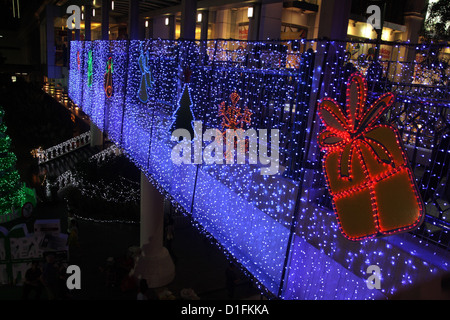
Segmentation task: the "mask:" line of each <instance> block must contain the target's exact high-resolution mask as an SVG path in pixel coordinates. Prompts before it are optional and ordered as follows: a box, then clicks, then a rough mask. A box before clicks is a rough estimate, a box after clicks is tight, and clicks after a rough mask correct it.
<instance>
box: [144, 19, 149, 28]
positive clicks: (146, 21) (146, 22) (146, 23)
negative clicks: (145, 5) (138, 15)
mask: <svg viewBox="0 0 450 320" xmlns="http://www.w3.org/2000/svg"><path fill="white" fill-rule="evenodd" d="M145 27H146V28H148V20H145Z"/></svg>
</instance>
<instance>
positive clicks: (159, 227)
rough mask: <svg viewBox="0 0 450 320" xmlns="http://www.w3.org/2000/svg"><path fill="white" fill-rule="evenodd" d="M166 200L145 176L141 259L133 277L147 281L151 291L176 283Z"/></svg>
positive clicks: (143, 184) (143, 182)
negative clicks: (167, 238)
mask: <svg viewBox="0 0 450 320" xmlns="http://www.w3.org/2000/svg"><path fill="white" fill-rule="evenodd" d="M163 228H164V198H163V196H162V195H161V194H160V193H159V191H158V190H157V189H156V188H155V187H154V186H153V185H152V184H151V183H150V182H149V181H148V179H147V177H146V176H145V174H144V173H142V172H141V230H140V231H141V235H140V242H141V243H140V245H141V255H140V256H139V257H138V258H137V260H136V264H135V268H134V270H133V275H134V276H135V277H136V278H137V279H145V280H147V283H148V285H149V287H150V288H158V287H162V286H165V285H167V284H169V283H170V282H172V280H173V279H174V277H175V265H174V264H173V261H172V258H171V257H170V254H169V251H168V250H167V249H166V248H165V247H164V246H163Z"/></svg>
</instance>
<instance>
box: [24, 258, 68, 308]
mask: <svg viewBox="0 0 450 320" xmlns="http://www.w3.org/2000/svg"><path fill="white" fill-rule="evenodd" d="M66 269H67V263H66V262H65V261H64V260H60V259H57V257H56V255H55V254H53V253H50V254H47V255H46V256H45V259H44V262H43V263H42V262H41V261H37V260H35V261H33V262H32V263H31V266H30V268H29V269H28V270H27V271H26V273H25V279H24V283H23V296H22V298H23V299H24V300H28V299H36V300H39V299H42V298H47V299H48V300H64V299H68V298H69V297H70V293H69V290H68V289H67V285H66V281H67V272H66Z"/></svg>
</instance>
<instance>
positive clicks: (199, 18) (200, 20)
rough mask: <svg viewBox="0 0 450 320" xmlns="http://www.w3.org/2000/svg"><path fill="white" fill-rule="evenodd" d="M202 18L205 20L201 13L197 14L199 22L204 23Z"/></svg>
mask: <svg viewBox="0 0 450 320" xmlns="http://www.w3.org/2000/svg"><path fill="white" fill-rule="evenodd" d="M202 18H203V14H202V13H201V12H200V13H197V22H202Z"/></svg>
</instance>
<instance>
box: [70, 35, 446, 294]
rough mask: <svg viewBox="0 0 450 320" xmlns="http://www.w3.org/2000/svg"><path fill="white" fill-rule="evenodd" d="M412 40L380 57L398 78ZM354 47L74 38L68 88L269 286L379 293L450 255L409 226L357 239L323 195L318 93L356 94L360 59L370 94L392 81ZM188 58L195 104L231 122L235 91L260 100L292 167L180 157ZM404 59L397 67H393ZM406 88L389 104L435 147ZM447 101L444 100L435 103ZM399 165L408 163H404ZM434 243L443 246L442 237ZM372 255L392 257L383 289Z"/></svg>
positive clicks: (245, 100)
mask: <svg viewBox="0 0 450 320" xmlns="http://www.w3.org/2000/svg"><path fill="white" fill-rule="evenodd" d="M405 46H407V44H395V45H393V46H392V47H393V50H392V52H393V53H392V54H395V52H397V53H398V56H399V58H398V61H399V62H398V63H397V64H396V65H395V64H394V63H391V64H389V65H388V64H381V69H382V70H383V71H382V72H384V74H386V77H387V78H388V80H389V81H392V83H399V81H395V80H396V79H397V80H398V79H399V78H400V77H401V76H402V74H401V73H402V72H406V71H405V70H406V66H407V65H406V64H405V63H402V62H400V61H403V58H402V57H401V56H400V52H403V51H404V50H403V49H404V48H405ZM345 49H346V43H337V42H326V41H316V40H311V41H310V40H295V41H286V42H284V43H281V42H270V41H269V42H248V43H247V42H241V41H222V40H210V41H207V42H204V43H203V42H202V43H200V45H198V44H197V43H195V42H188V41H170V40H161V39H149V40H145V41H138V40H131V41H94V42H73V43H72V46H71V62H70V71H69V72H70V76H69V86H70V87H69V95H70V97H71V99H72V100H73V101H74V102H75V103H76V104H77V105H80V107H81V108H82V109H83V111H84V112H85V113H86V114H88V115H89V116H90V118H91V119H92V121H94V122H95V123H96V125H97V126H98V127H99V128H101V130H103V131H104V132H106V133H107V134H108V136H109V137H110V139H111V140H112V141H114V142H115V143H117V144H118V145H120V147H121V148H123V150H124V154H125V155H126V156H127V157H128V158H129V159H130V161H131V162H132V163H134V164H135V165H136V166H137V167H138V168H140V169H141V170H142V172H144V173H145V175H146V176H147V177H148V178H149V180H150V182H152V183H154V185H155V186H156V187H157V189H158V190H160V191H161V192H162V193H163V194H164V195H165V196H166V197H168V198H170V199H171V201H172V202H173V203H174V204H176V205H177V206H178V207H179V208H182V209H183V211H184V212H185V214H186V215H187V216H189V217H190V218H191V219H192V221H193V222H194V224H195V225H196V226H198V227H199V229H201V230H203V231H204V232H205V234H207V235H208V237H209V238H210V239H214V243H217V244H219V246H220V248H222V249H223V250H224V251H226V253H227V255H229V256H230V257H233V259H236V260H237V261H238V262H239V264H240V265H242V266H243V268H244V269H245V270H246V272H248V274H251V275H252V276H253V277H254V278H255V279H257V282H258V287H259V288H261V290H267V292H270V293H272V294H273V295H275V296H277V297H280V298H284V299H302V298H306V299H380V298H386V297H390V296H392V295H393V294H395V293H397V292H398V291H399V290H401V289H402V288H403V287H404V286H406V285H409V284H414V283H416V282H417V281H418V280H419V277H424V274H429V275H434V274H435V273H437V272H438V270H439V269H443V268H447V269H448V265H445V264H443V263H436V262H435V261H433V263H431V262H429V261H426V260H425V258H424V260H422V261H421V260H420V259H419V258H418V257H417V256H414V255H413V252H417V250H416V249H417V247H415V246H414V241H404V242H403V244H402V245H397V243H395V241H398V239H402V240H407V239H410V238H411V234H409V233H405V234H402V235H395V236H391V237H390V238H389V240H387V239H366V240H363V241H360V242H350V241H348V240H347V239H346V238H345V237H343V236H342V235H341V231H340V225H339V222H338V221H337V220H336V219H335V217H334V216H333V214H332V212H331V210H330V209H329V208H327V207H326V206H324V203H325V201H326V200H327V199H329V198H328V195H327V193H325V192H324V182H325V181H324V178H323V176H322V174H321V166H320V158H321V157H320V155H321V154H320V150H319V148H318V146H317V145H316V144H315V141H314V140H311V143H309V142H308V141H310V140H309V139H310V138H308V137H315V136H317V133H318V130H319V127H320V124H319V121H317V120H318V119H316V118H315V117H313V116H312V114H313V112H314V110H312V109H310V100H311V98H313V97H316V96H317V95H318V94H323V95H324V97H328V98H329V99H330V100H329V101H331V99H334V100H336V101H338V102H341V101H342V100H343V98H345V91H344V92H343V93H342V87H343V84H345V83H346V81H347V80H348V76H349V75H350V74H351V73H353V72H354V71H355V70H354V69H357V71H359V72H361V73H362V74H365V75H366V78H367V82H368V90H367V93H364V95H365V96H366V100H367V101H368V102H371V101H373V100H375V98H377V97H378V96H379V94H375V93H374V92H373V90H374V89H373V88H374V87H373V86H374V85H375V84H378V85H379V84H381V83H383V82H382V81H381V80H380V79H378V78H376V77H375V76H376V74H372V73H371V72H372V71H371V70H372V69H371V68H370V67H368V66H367V65H366V64H363V63H361V64H358V63H356V62H355V64H354V65H353V68H354V69H352V70H349V69H345V68H343V67H342V66H346V64H345V63H346V60H345V59H346V58H345V55H344V53H345V51H346V50H345ZM402 50H403V51H402ZM75 51H79V52H81V54H80V57H81V66H82V67H81V70H80V71H77V64H76V61H74V60H76V57H77V54H76V52H75ZM394 51H395V52H394ZM89 52H92V54H91V55H92V85H91V86H88V79H89V78H88V61H89ZM142 52H144V53H145V54H146V55H148V60H147V65H148V68H149V70H151V75H152V78H153V86H152V88H151V90H150V89H149V88H147V89H148V90H146V93H147V100H145V99H143V100H142V101H141V100H140V99H139V89H140V88H141V84H142V70H141V68H140V64H139V58H140V57H141V55H142ZM325 52H328V53H330V52H336V55H334V56H333V55H332V54H328V55H326V57H328V59H326V60H325V61H324V63H323V64H319V63H318V62H317V61H318V60H317V59H318V57H320V56H321V54H322V56H323V54H324V53H325ZM319 53H320V54H319ZM109 57H112V59H113V61H114V73H113V74H112V87H113V91H112V92H113V93H112V96H111V97H110V98H109V99H108V98H107V97H106V94H105V92H104V90H103V86H104V71H105V70H106V68H107V60H108V59H109ZM316 58H317V59H316ZM402 64H403V65H402ZM187 67H188V68H189V69H190V70H192V76H191V81H190V84H189V88H190V94H191V101H192V105H191V110H192V112H193V114H194V116H195V119H199V120H201V121H203V124H204V127H205V128H220V119H219V118H218V117H217V113H218V106H219V105H220V104H221V103H222V102H223V101H228V98H229V96H230V95H231V94H232V93H233V92H236V93H237V94H238V95H239V96H240V101H241V102H242V106H246V107H248V109H249V110H250V111H251V112H252V117H251V126H250V127H252V128H256V129H279V130H280V150H279V153H280V165H281V166H282V168H283V170H282V172H281V173H280V174H279V175H275V176H261V175H260V174H259V171H260V168H259V167H258V165H250V164H248V165H244V166H242V165H241V166H237V165H236V166H235V165H223V166H219V165H206V164H201V165H195V164H188V165H185V164H181V165H176V164H174V163H173V162H172V161H171V157H170V154H171V150H172V147H173V145H174V143H173V142H172V141H171V140H170V130H169V127H170V125H171V124H172V121H173V119H172V115H173V113H174V111H175V110H176V108H177V103H178V101H179V98H180V96H181V94H182V90H183V82H182V81H181V80H180V76H181V75H182V73H183V70H185V69H186V68H187ZM397 67H398V68H397ZM395 68H397V69H396V72H390V71H392V70H394V69H395ZM388 71H389V72H388ZM321 86H323V88H322V87H321ZM401 90H402V87H401V86H400V85H399V84H398V87H392V88H391V90H390V91H395V93H396V94H397V95H396V103H395V105H394V106H393V107H392V109H391V110H390V111H389V116H390V117H394V116H395V117H396V119H398V120H399V121H400V122H401V123H400V125H399V135H398V137H399V138H398V139H401V140H402V141H401V142H402V143H405V144H406V145H410V146H411V141H412V140H411V139H417V141H418V142H419V140H420V143H421V144H420V145H425V144H426V145H427V147H428V148H430V147H431V148H432V147H433V143H432V142H430V141H427V139H426V138H424V137H422V136H419V135H417V131H416V132H413V131H412V130H410V129H408V128H407V126H408V125H410V124H411V122H412V121H411V119H413V118H414V115H413V113H414V111H413V110H411V111H408V112H410V113H411V114H408V112H406V113H405V112H404V111H402V110H404V109H405V107H404V106H405V104H410V103H411V99H413V98H412V96H411V93H406V94H400V92H401ZM409 90H411V88H410V89H409ZM417 90H418V89H417ZM437 92H438V91H437ZM444 94H445V93H444ZM386 97H388V96H386ZM323 101H327V99H324V100H323ZM344 101H345V100H344ZM415 101H421V103H423V105H422V107H421V108H422V110H423V112H424V113H423V116H430V117H436V112H434V111H432V110H435V109H432V108H430V102H429V100H428V99H423V98H421V97H417V100H415ZM441 105H442V104H439V102H437V101H433V108H438V107H440V106H441ZM345 117H346V116H345ZM430 119H431V118H430ZM369 122H370V121H369ZM344 125H345V122H344V121H342V126H344ZM343 137H344V136H343ZM323 138H327V137H323ZM328 138H330V136H328ZM344 138H345V137H344ZM397 142H400V141H397V140H396V143H397ZM205 143H206V142H205ZM372 146H373V148H376V150H378V148H379V150H381V151H380V152H377V154H379V155H380V156H381V157H383V158H384V157H385V156H386V157H387V159H389V155H388V154H387V153H384V152H383V148H382V147H381V145H379V144H376V143H373V144H372ZM412 146H413V150H418V148H416V147H414V144H412ZM362 148H363V147H362ZM367 148H368V147H367ZM367 148H366V149H367ZM407 148H408V147H407ZM367 150H369V149H367ZM407 150H408V149H407ZM305 154H307V155H306V156H305ZM358 158H360V154H359V153H356V154H355V155H354V157H353V160H351V159H350V157H349V159H347V161H350V160H351V161H356V160H357V159H358ZM393 159H394V162H395V161H398V160H396V157H395V156H394V157H393ZM424 161H425V162H424V163H426V164H428V163H430V162H428V161H426V160H424ZM192 163H193V161H192ZM415 165H416V164H415ZM380 166H383V165H382V164H380ZM416 166H417V165H416ZM421 168H425V165H421ZM397 170H399V171H398V172H400V171H401V170H402V168H401V166H399V168H398V169H397ZM349 174H352V175H353V176H355V175H356V172H351V170H350V172H349ZM383 178H385V177H384V176H382V175H380V176H379V179H381V180H382V179H383ZM408 179H412V177H411V176H408ZM381 180H380V181H381ZM211 241H213V240H211ZM393 243H395V244H393ZM399 247H401V248H402V249H401V250H400V249H399ZM427 248H428V249H429V250H432V251H433V252H438V251H437V249H436V247H433V246H429V247H427ZM414 250H416V251H414ZM391 257H392V259H391ZM443 260H445V259H443ZM409 261H411V262H409ZM369 264H378V265H380V267H381V270H382V272H383V280H382V281H383V285H382V289H381V290H370V289H368V288H367V286H366V283H365V279H367V275H366V273H365V270H366V267H367V266H368V265H369ZM397 274H401V276H398V275H397ZM394 275H397V276H394ZM402 282H403V283H402ZM342 288H345V289H346V290H344V289H342Z"/></svg>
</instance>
